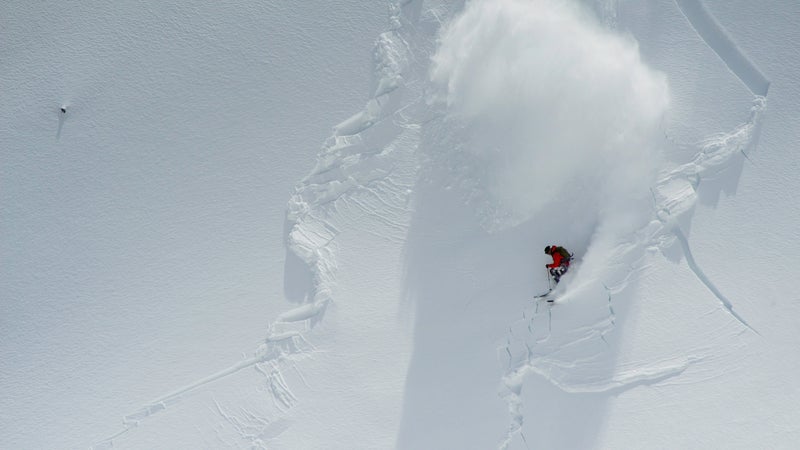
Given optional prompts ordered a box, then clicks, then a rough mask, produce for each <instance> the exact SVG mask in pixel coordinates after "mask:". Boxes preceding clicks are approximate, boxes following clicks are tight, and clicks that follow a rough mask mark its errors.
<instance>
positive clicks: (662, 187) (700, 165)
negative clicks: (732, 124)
mask: <svg viewBox="0 0 800 450" xmlns="http://www.w3.org/2000/svg"><path fill="white" fill-rule="evenodd" d="M766 105H767V102H766V98H765V97H760V96H757V97H755V99H754V101H753V106H752V108H751V110H750V118H749V119H748V121H747V122H745V123H743V124H741V125H739V126H738V127H736V128H735V129H734V130H733V131H731V132H729V133H722V134H719V135H716V136H712V137H710V138H709V139H707V140H706V141H705V142H704V143H703V144H702V146H701V148H700V151H699V152H698V153H697V155H696V156H695V158H694V159H693V160H692V161H690V162H688V163H686V164H683V165H681V166H679V167H677V168H674V169H672V170H669V171H667V172H666V173H663V174H662V176H661V178H660V179H659V181H658V184H657V185H656V186H655V188H654V189H653V199H654V203H655V209H656V215H657V217H658V220H659V222H660V225H657V226H655V227H654V228H653V231H654V234H653V237H652V242H653V243H654V244H656V245H657V246H658V247H659V248H660V249H661V250H662V251H665V250H667V249H668V248H669V247H671V246H672V245H673V243H674V241H677V242H678V243H679V244H680V247H681V250H682V252H683V255H684V257H685V258H686V262H687V264H688V265H689V267H690V269H691V270H692V271H693V272H694V274H695V276H696V277H697V279H698V280H699V281H700V282H701V283H703V284H704V285H705V286H706V287H707V288H708V290H709V291H711V292H712V293H713V294H714V296H715V297H716V298H717V299H718V300H719V301H720V303H721V304H722V305H723V306H724V308H725V309H726V310H727V311H728V313H729V314H730V315H731V316H733V317H734V318H735V319H736V320H737V321H739V322H740V323H741V324H742V325H744V326H745V327H747V328H749V329H750V330H751V331H753V332H754V333H756V334H759V333H758V331H756V330H755V329H754V328H753V327H752V326H750V325H749V324H748V323H747V321H745V320H744V319H743V318H742V317H741V316H739V314H737V313H736V312H734V310H733V305H732V303H731V302H730V300H728V298H727V297H725V295H723V294H722V292H720V290H719V289H718V288H717V287H716V286H715V285H714V283H713V282H712V281H711V280H710V279H709V278H708V277H707V276H706V275H705V274H704V273H703V270H702V269H701V268H700V267H699V265H698V264H697V262H696V261H695V259H694V257H693V256H692V252H691V249H690V246H689V241H688V239H687V238H686V235H685V233H684V232H683V230H682V229H681V224H682V223H688V221H689V219H690V217H691V211H692V210H693V209H694V206H695V204H696V202H697V200H698V190H699V189H700V187H701V183H702V181H703V179H704V178H712V177H713V176H714V175H717V174H719V173H720V172H721V171H723V170H725V169H726V168H727V167H728V166H729V165H730V164H731V162H732V159H733V158H735V157H736V156H741V157H744V158H746V157H747V151H748V150H752V149H754V148H755V145H756V141H757V137H758V127H759V124H760V117H761V115H762V113H763V111H764V110H765V109H766Z"/></svg>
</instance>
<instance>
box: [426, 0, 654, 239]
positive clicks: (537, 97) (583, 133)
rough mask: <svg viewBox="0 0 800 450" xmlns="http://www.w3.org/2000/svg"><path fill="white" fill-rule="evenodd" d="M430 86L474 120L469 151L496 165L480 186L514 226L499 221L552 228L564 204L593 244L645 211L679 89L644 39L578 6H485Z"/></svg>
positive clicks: (467, 22) (473, 11)
mask: <svg viewBox="0 0 800 450" xmlns="http://www.w3.org/2000/svg"><path fill="white" fill-rule="evenodd" d="M431 78H432V80H433V82H434V83H435V84H436V85H437V86H438V87H440V91H439V92H438V93H437V99H438V100H442V101H444V102H446V105H447V109H448V112H449V113H450V116H451V117H452V118H455V119H456V120H457V121H460V122H462V123H463V127H464V130H465V132H464V134H465V138H464V139H463V140H462V141H463V142H464V144H463V145H462V146H461V148H460V149H459V151H463V152H467V154H468V155H469V157H470V158H474V159H476V160H477V161H478V163H479V164H481V165H482V166H483V167H485V170H484V174H485V176H483V177H482V179H481V180H480V181H479V183H480V184H481V185H482V186H481V188H482V189H483V190H484V191H485V192H486V194H487V195H488V197H489V198H490V201H491V202H492V203H493V204H494V207H495V208H499V209H500V210H501V212H502V213H503V214H502V215H504V216H505V217H510V218H511V220H504V221H503V222H502V223H500V224H495V225H499V227H500V228H503V227H507V226H512V225H515V224H517V223H520V222H522V221H524V220H527V219H530V218H533V217H536V219H537V221H538V220H541V219H545V220H546V218H547V217H548V216H549V215H548V214H542V213H543V212H544V211H545V210H546V209H547V208H551V207H552V206H553V205H554V204H557V205H559V208H560V209H561V210H562V211H563V214H566V218H567V219H569V220H571V221H573V222H577V223H583V224H587V225H586V227H585V228H584V229H581V230H579V233H580V234H584V236H583V237H584V238H588V237H589V236H590V235H592V234H595V233H596V231H597V229H596V228H595V226H596V224H598V223H600V224H605V225H606V226H608V225H611V224H610V223H609V222H608V221H609V220H611V217H612V216H613V217H614V218H619V217H620V215H623V216H625V215H628V214H630V213H631V212H632V211H635V210H641V209H642V208H640V207H638V206H631V203H632V201H633V200H635V199H642V198H644V197H645V196H646V195H647V192H648V187H649V186H651V185H652V183H653V180H654V175H655V172H656V169H657V167H658V164H659V154H658V153H659V152H658V149H656V148H654V147H653V146H652V142H653V140H652V139H651V138H652V137H653V136H654V134H653V133H654V132H655V131H656V130H657V127H658V124H659V122H660V120H661V118H662V116H663V114H664V112H665V110H666V108H667V104H668V90H667V83H666V79H665V77H664V75H662V74H661V73H658V72H655V71H653V70H651V69H649V68H648V67H647V66H646V65H645V64H644V63H643V62H642V60H641V58H640V55H639V51H638V47H637V44H636V42H635V41H634V40H633V39H629V38H626V37H623V36H621V35H618V34H613V33H612V32H610V31H608V30H605V29H602V28H601V26H600V25H599V24H597V23H596V22H595V20H594V18H592V17H591V16H590V15H588V14H586V13H584V12H583V11H582V10H580V9H579V7H578V6H577V5H574V4H571V3H565V2H561V1H557V0H535V1H523V0H499V1H483V0H476V1H472V2H470V3H469V4H468V5H467V6H466V7H465V11H464V12H463V14H461V15H460V16H459V17H458V18H457V19H456V20H454V21H453V22H452V23H450V24H449V25H448V26H447V27H446V28H445V29H444V30H443V32H442V34H441V42H440V47H439V49H438V51H437V52H436V54H435V55H434V57H433V68H432V73H431ZM561 217H562V219H561V220H563V217H564V216H563V215H562V216H561ZM632 219H634V218H632V217H625V218H623V220H622V221H621V223H619V224H614V225H613V226H612V228H614V229H617V230H619V231H623V230H620V228H619V226H618V225H621V226H622V227H623V228H624V229H625V230H624V231H630V229H631V228H630V226H629V225H632V224H630V222H631V220H632ZM615 220H617V219H615ZM635 221H636V222H639V221H638V220H635ZM618 222H620V221H619V220H618Z"/></svg>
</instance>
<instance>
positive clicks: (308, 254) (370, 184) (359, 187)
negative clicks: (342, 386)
mask: <svg viewBox="0 0 800 450" xmlns="http://www.w3.org/2000/svg"><path fill="white" fill-rule="evenodd" d="M389 13H390V14H389V23H390V30H389V31H387V32H385V33H383V34H381V35H380V36H379V37H378V39H377V40H376V43H375V48H374V51H373V57H374V75H375V80H376V87H375V90H374V92H373V95H372V96H371V98H370V99H369V100H368V101H367V104H366V105H365V107H364V109H363V110H361V111H359V112H358V113H356V114H354V115H353V116H351V117H350V118H348V119H347V120H345V121H343V122H341V123H339V124H338V125H336V126H335V127H334V128H333V134H332V136H331V137H330V138H328V139H327V140H326V142H325V144H324V145H323V147H322V149H321V151H320V153H319V154H318V156H317V161H316V164H315V166H314V168H313V169H312V170H311V172H310V173H309V174H308V175H307V176H306V177H305V178H304V179H303V180H301V181H300V182H299V183H298V185H297V186H296V187H295V190H294V193H293V194H292V196H291V198H290V200H289V202H288V204H287V222H288V225H289V233H288V237H287V242H286V245H287V248H288V249H289V251H291V252H292V253H293V254H294V255H296V256H297V257H298V258H300V260H301V261H302V262H303V263H305V264H306V265H307V266H308V268H309V270H310V272H311V274H312V286H311V287H310V291H309V292H308V294H307V296H306V298H305V299H304V301H303V302H302V304H300V305H299V306H297V307H295V308H293V309H290V310H288V311H286V312H284V313H282V314H280V315H279V316H278V317H277V318H276V319H275V321H274V322H273V323H271V324H270V325H269V327H268V330H269V331H268V335H267V337H266V338H265V339H264V342H263V343H262V344H260V345H259V346H258V348H257V349H256V351H255V352H254V355H253V356H252V357H250V358H247V359H244V360H242V361H240V362H238V363H236V364H234V365H232V366H230V367H228V368H226V369H223V370H221V371H219V372H217V373H214V374H211V375H209V376H207V377H204V378H201V379H198V380H197V381H195V382H193V383H191V384H188V385H186V386H183V387H180V388H177V389H175V390H174V391H172V392H170V393H168V394H165V395H163V396H161V397H159V398H157V399H155V400H153V401H151V402H149V403H147V404H146V405H144V406H142V407H141V408H140V409H138V410H137V411H135V412H133V413H130V414H127V415H125V416H124V418H123V424H124V429H123V430H121V431H120V432H118V433H116V434H114V435H113V436H110V437H108V438H106V439H103V440H101V441H99V442H97V443H96V444H94V446H93V447H92V448H98V449H99V448H110V447H113V446H114V440H115V439H117V438H119V437H121V436H122V435H124V434H125V433H127V432H129V431H130V430H132V429H134V428H136V427H138V426H140V425H141V423H142V421H144V420H145V419H148V418H150V417H152V416H153V415H155V414H157V413H159V412H161V411H164V410H165V409H167V408H168V407H170V406H174V405H175V404H177V403H179V402H180V400H181V399H182V397H183V396H184V395H185V394H187V393H189V392H191V391H195V390H197V389H198V388H201V387H204V386H206V385H208V384H210V383H213V382H215V381H218V380H220V379H223V378H226V377H228V376H230V375H232V374H234V373H236V372H239V371H241V370H243V369H246V368H251V367H252V368H255V369H256V370H257V371H258V372H259V373H261V374H262V375H263V376H264V377H265V387H266V389H265V391H266V392H267V393H268V394H269V395H270V397H271V398H272V400H273V404H274V406H275V413H274V414H273V415H274V416H276V417H262V416H259V415H257V414H254V413H252V412H247V411H246V412H245V413H244V416H243V418H239V417H236V416H234V415H232V414H231V413H229V412H228V411H226V410H225V408H223V406H221V405H220V404H219V403H217V402H216V400H215V403H216V411H217V412H218V413H219V415H220V416H221V417H222V418H223V419H224V420H225V421H226V422H227V423H228V424H230V426H231V427H233V428H234V429H235V430H236V431H237V433H238V434H239V435H240V436H241V439H242V440H244V441H245V442H247V443H248V445H250V446H251V447H252V448H267V447H266V442H267V440H269V438H271V437H274V436H277V435H278V434H280V433H281V432H283V431H284V430H285V429H287V428H288V427H289V426H290V425H289V424H288V422H287V421H286V420H285V419H283V418H282V417H281V416H282V415H283V414H284V413H285V412H286V411H288V410H289V409H290V408H292V406H293V405H294V404H295V403H296V402H297V401H298V398H297V396H296V395H295V394H294V393H293V392H292V390H291V388H290V386H289V385H288V383H287V382H286V380H285V378H284V376H283V374H282V371H283V370H285V368H286V367H291V368H293V369H294V370H295V371H297V373H298V374H299V375H300V378H302V373H301V372H300V370H299V369H298V367H297V365H296V362H297V361H299V360H301V359H302V358H304V357H306V356H308V355H310V354H311V353H312V352H313V351H314V346H313V345H312V344H311V343H310V342H309V340H308V337H307V334H308V332H309V331H311V330H312V329H313V328H314V327H315V326H316V325H317V324H318V323H319V322H320V321H321V320H322V319H323V317H324V314H325V311H326V309H327V308H328V306H329V304H330V303H331V302H332V301H333V299H334V295H335V286H336V272H337V264H336V258H335V255H336V250H337V246H336V237H337V236H338V235H339V234H340V233H341V232H342V230H343V229H346V228H347V227H348V226H352V224H353V223H354V222H358V221H359V220H360V218H361V217H362V216H363V215H364V214H367V215H370V216H372V217H377V216H380V218H381V219H382V220H384V221H385V222H391V224H392V225H393V226H395V227H397V228H400V229H401V228H402V227H403V225H402V222H403V220H404V219H403V218H401V217H400V216H401V215H404V213H405V208H404V207H405V205H406V204H407V202H408V195H409V193H410V184H411V181H409V180H411V179H413V176H414V174H413V173H412V172H413V171H409V170H408V167H407V166H409V165H412V166H415V165H414V164H413V161H414V159H413V158H411V157H409V154H408V151H413V149H414V148H415V142H416V141H417V140H418V137H417V134H418V132H419V131H418V127H414V126H405V127H396V126H395V124H393V122H392V121H388V124H389V125H387V127H388V128H391V129H390V130H386V129H379V130H377V131H375V132H373V130H375V129H376V128H381V127H376V125H379V124H381V122H382V121H383V120H384V119H386V118H391V117H393V114H394V113H395V110H396V106H397V105H396V101H394V100H393V96H394V95H395V94H396V93H397V92H398V88H400V87H402V86H403V84H404V75H403V71H405V70H406V68H407V66H408V46H407V44H406V41H405V38H404V34H405V30H404V28H403V27H404V25H403V24H404V23H405V21H406V20H405V18H404V17H403V14H404V12H403V9H402V7H401V5H400V4H392V5H391V6H390V11H389ZM392 127H394V128H392ZM384 128H386V127H384ZM370 133H373V134H370ZM375 136H378V138H376V137H375ZM387 136H390V138H387ZM380 139H383V140H390V141H391V142H389V143H386V145H385V146H381V145H379V143H380ZM376 140H377V141H379V143H378V144H376V143H375V142H373V141H376ZM401 161H402V162H401ZM401 166H402V167H401ZM396 173H397V174H396ZM390 175H394V176H390ZM376 210H380V211H381V214H377V213H375V211H376ZM393 212H394V213H393ZM393 215H394V216H395V218H394V219H392V216H393ZM234 445H235V444H234Z"/></svg>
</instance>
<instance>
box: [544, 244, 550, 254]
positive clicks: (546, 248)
mask: <svg viewBox="0 0 800 450" xmlns="http://www.w3.org/2000/svg"><path fill="white" fill-rule="evenodd" d="M544 252H545V253H547V254H548V255H549V254H550V246H549V245H548V246H547V247H545V248H544Z"/></svg>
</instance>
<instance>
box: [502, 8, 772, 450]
mask: <svg viewBox="0 0 800 450" xmlns="http://www.w3.org/2000/svg"><path fill="white" fill-rule="evenodd" d="M675 3H676V4H677V5H678V7H679V9H680V10H681V12H682V13H683V14H684V16H685V17H686V18H687V19H688V20H689V22H690V23H691V25H692V27H693V28H694V29H695V30H696V31H697V33H698V34H699V35H700V36H701V38H702V39H703V40H704V42H706V44H707V45H709V47H711V48H712V50H714V52H715V53H716V54H717V55H719V57H720V58H721V59H722V60H723V61H724V62H725V64H726V65H727V66H728V68H729V69H730V70H731V72H732V73H733V74H734V75H735V76H736V77H737V78H739V79H740V80H741V81H742V82H743V83H744V84H745V85H746V86H747V87H748V89H749V90H750V91H751V92H752V93H753V94H754V99H753V106H752V108H751V111H750V117H749V119H748V120H747V121H746V122H745V123H743V124H741V125H739V126H737V127H736V128H735V129H734V130H732V131H730V132H728V133H720V134H717V135H714V136H711V137H709V138H708V139H706V140H705V141H704V142H701V143H700V144H699V146H698V152H697V153H696V156H695V157H694V159H693V160H692V161H690V162H688V163H686V164H683V165H680V166H678V167H675V168H672V169H669V170H665V171H663V172H662V173H661V174H660V177H659V179H658V181H657V183H656V185H655V186H654V187H653V189H652V193H653V200H654V211H655V212H654V215H655V220H653V221H652V222H651V223H650V224H648V225H647V226H646V227H644V228H643V229H642V230H640V235H641V239H642V241H641V243H639V244H638V245H636V246H634V247H632V248H629V249H627V250H624V251H623V253H629V254H632V255H633V254H635V252H636V251H640V250H643V247H646V248H649V249H656V250H659V251H666V250H667V249H669V248H670V247H672V246H673V245H675V244H676V242H677V244H678V245H679V246H680V248H681V250H682V254H683V256H684V258H685V259H686V262H687V265H688V266H689V269H690V270H691V271H692V272H693V273H694V275H695V277H696V278H697V279H698V281H699V282H701V283H702V284H703V285H704V286H706V287H707V288H708V290H709V291H710V292H711V293H712V294H713V295H714V297H716V298H717V299H718V300H719V302H720V304H721V306H722V308H723V309H724V310H725V311H726V312H727V313H728V314H729V315H730V316H731V317H733V318H734V319H735V320H736V321H737V322H739V323H740V324H741V325H742V326H743V327H745V328H746V329H748V330H750V331H752V332H753V333H755V334H759V333H758V331H757V330H756V329H754V328H753V327H752V326H751V325H749V324H748V322H747V321H746V320H745V319H744V318H743V317H742V316H740V315H739V314H738V313H736V312H735V311H734V307H733V304H732V302H731V301H730V300H729V299H728V298H727V297H726V296H725V295H724V294H723V293H722V292H721V291H720V289H719V288H718V287H717V286H716V285H715V284H714V283H713V282H712V281H711V279H710V278H709V277H708V276H706V275H705V273H704V272H703V270H702V268H701V267H700V266H699V264H698V263H697V261H696V260H695V259H694V256H693V255H692V252H691V249H690V246H689V240H688V239H687V237H686V235H685V233H684V232H683V230H682V229H681V222H687V223H688V222H689V221H691V216H692V214H693V211H694V207H695V205H696V203H697V200H698V190H699V189H700V188H701V184H702V181H703V179H704V178H713V177H714V176H716V175H719V174H720V173H721V172H722V171H724V170H726V169H727V168H728V167H729V166H730V164H731V163H732V162H733V160H734V158H736V157H740V156H741V157H744V158H747V152H748V151H750V150H754V149H755V147H756V145H757V140H758V133H759V127H760V123H761V116H762V114H763V112H764V110H765V109H766V104H767V103H766V95H767V91H768V89H769V84H770V82H769V80H767V78H766V77H765V76H764V75H763V73H762V72H761V71H760V70H759V69H758V67H757V66H756V65H755V64H754V63H753V62H752V61H751V60H750V59H748V58H747V56H746V55H745V54H744V52H743V51H741V49H740V48H739V47H738V46H737V45H736V44H735V42H734V41H733V40H732V39H731V38H730V36H729V35H728V34H727V32H725V30H724V28H723V27H722V26H721V25H720V24H719V23H718V22H717V21H716V19H714V17H713V16H712V15H711V14H710V13H709V12H708V10H707V9H706V7H705V6H704V5H703V3H702V2H701V1H700V0H675ZM598 5H599V7H600V12H601V14H602V16H603V19H604V22H605V24H606V26H608V27H609V28H614V27H615V26H616V13H615V12H614V11H612V10H615V9H616V3H615V2H614V1H613V0H605V1H599V3H598ZM631 275H633V273H631ZM626 285H627V280H623V281H622V282H621V283H619V284H618V285H617V286H615V287H614V288H613V289H612V288H609V287H607V286H606V290H607V292H608V297H607V303H608V304H607V315H605V316H603V315H602V314H600V315H596V316H595V318H594V322H593V323H589V324H586V325H582V326H578V327H574V328H571V329H566V330H559V331H558V332H557V333H554V331H553V326H552V320H553V310H552V308H551V307H546V308H542V306H541V302H535V304H534V305H533V306H529V307H527V308H526V310H525V311H524V312H523V319H522V320H520V321H517V322H515V323H514V324H512V325H511V326H510V327H509V333H508V338H507V341H506V345H505V347H504V348H503V349H502V351H503V353H505V355H506V357H507V358H508V369H507V371H506V373H505V375H504V376H503V379H502V386H503V388H502V389H501V392H502V393H501V395H502V396H504V397H505V399H506V401H507V403H508V407H509V414H510V425H509V427H508V430H507V432H506V436H505V438H504V440H503V441H502V442H500V444H499V448H500V449H506V448H508V447H509V445H511V443H512V441H513V439H514V438H515V436H516V435H518V434H519V435H520V438H521V439H522V441H523V442H524V443H525V445H526V446H527V441H526V439H525V436H524V434H523V433H522V426H523V423H524V412H523V404H522V387H523V382H524V380H525V378H526V377H527V376H529V375H530V374H536V375H538V376H541V377H542V378H544V379H546V380H548V381H549V382H550V383H552V384H553V385H554V386H556V387H558V388H559V389H561V390H562V391H564V392H568V393H589V392H593V393H600V392H604V393H608V394H613V395H616V394H619V393H621V392H624V391H627V390H630V389H634V388H637V387H640V386H648V385H655V384H660V383H662V382H664V381H666V380H669V379H672V378H675V377H678V376H680V375H681V374H682V373H684V372H685V371H686V369H687V368H688V367H690V366H691V365H692V364H695V363H698V362H700V361H702V360H703V359H705V358H706V357H707V356H703V355H689V356H686V357H681V358H673V359H668V360H664V361H660V362H656V363H650V364H649V365H642V366H634V367H629V368H626V367H619V368H615V370H613V371H611V372H603V371H601V370H595V371H593V370H592V368H593V367H594V366H593V365H595V366H596V364H597V362H598V361H599V360H600V359H601V358H602V356H601V355H602V353H603V350H604V349H603V348H602V346H600V345H599V344H598V341H599V342H602V343H603V344H605V345H608V343H607V341H606V339H605V335H606V334H608V333H610V332H612V331H613V329H614V326H615V313H614V309H613V300H612V297H613V294H614V292H618V291H621V290H623V289H624V288H625V286H626ZM585 300H586V299H581V301H582V306H585V307H588V303H587V302H586V301H585ZM556 308H558V307H556ZM543 309H546V311H543ZM576 350H577V351H576ZM586 355H589V356H586ZM581 370H585V372H581ZM570 373H572V375H575V376H574V377H572V378H574V379H571V377H570ZM603 373H605V374H606V375H600V377H599V378H594V379H593V378H592V377H593V376H596V374H603Z"/></svg>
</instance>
